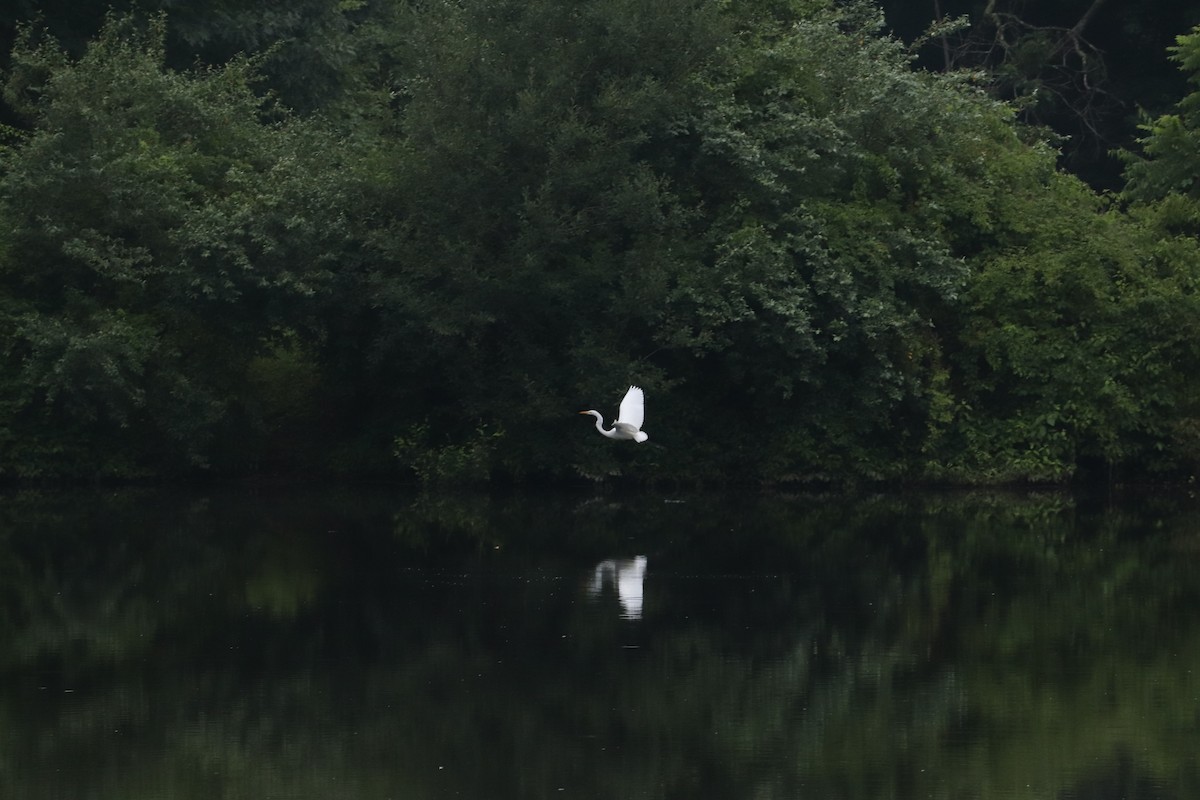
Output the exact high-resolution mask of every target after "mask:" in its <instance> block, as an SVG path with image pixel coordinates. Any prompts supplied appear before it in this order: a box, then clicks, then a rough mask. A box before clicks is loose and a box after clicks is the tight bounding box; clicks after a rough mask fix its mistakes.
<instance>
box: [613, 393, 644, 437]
mask: <svg viewBox="0 0 1200 800" xmlns="http://www.w3.org/2000/svg"><path fill="white" fill-rule="evenodd" d="M645 420H646V395H645V394H644V393H643V392H642V387H640V386H630V387H629V391H628V392H626V393H625V399H624V400H622V401H621V410H620V412H618V414H617V424H618V425H631V426H633V429H634V430H641V427H642V423H643V422H645Z"/></svg>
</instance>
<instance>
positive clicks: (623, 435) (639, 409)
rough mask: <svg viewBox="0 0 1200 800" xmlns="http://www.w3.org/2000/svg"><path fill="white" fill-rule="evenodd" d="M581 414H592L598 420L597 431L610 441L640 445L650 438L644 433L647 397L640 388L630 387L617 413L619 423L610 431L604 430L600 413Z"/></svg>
mask: <svg viewBox="0 0 1200 800" xmlns="http://www.w3.org/2000/svg"><path fill="white" fill-rule="evenodd" d="M579 413H580V414H591V415H592V416H593V417H595V418H596V430H598V431H600V432H601V433H603V434H604V435H605V436H607V437H608V438H610V439H633V440H634V441H635V442H637V443H638V444H641V443H642V442H644V441H646V440H647V439H649V438H650V437H649V436H647V435H646V434H645V432H644V431H642V422H643V421H645V418H646V395H645V394H644V393H643V392H642V387H640V386H630V387H629V391H628V392H626V393H625V399H624V400H622V401H621V410H620V411H619V412H618V413H617V421H616V422H614V423H613V426H612V427H611V428H609V429H608V430H604V417H602V416H600V412H599V411H580V412H579Z"/></svg>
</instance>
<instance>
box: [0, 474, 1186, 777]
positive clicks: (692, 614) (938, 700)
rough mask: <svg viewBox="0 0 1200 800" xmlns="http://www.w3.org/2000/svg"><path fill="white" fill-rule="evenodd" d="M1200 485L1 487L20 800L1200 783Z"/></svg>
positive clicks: (0, 666) (3, 674) (11, 714)
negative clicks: (1117, 496)
mask: <svg viewBox="0 0 1200 800" xmlns="http://www.w3.org/2000/svg"><path fill="white" fill-rule="evenodd" d="M1198 753H1200V510H1198V507H1197V505H1196V504H1195V503H1194V502H1193V501H1190V500H1187V499H1186V498H1184V499H1180V498H1154V499H1146V498H1141V499H1139V500H1137V501H1136V502H1116V501H1107V502H1099V503H1092V502H1081V501H1076V500H1072V499H1071V498H1069V497H1065V496H1057V495H919V496H878V497H861V496H855V497H846V496H831V497H784V498H780V497H775V498H762V497H747V496H744V495H734V494H730V495H673V494H671V495H668V494H654V493H637V494H626V493H622V492H615V491H614V492H609V493H605V494H601V495H594V494H579V495H522V496H506V497H502V498H496V497H491V498H489V497H487V496H481V495H439V496H433V497H418V496H414V495H405V494H401V493H395V492H381V491H370V492H364V491H353V492H350V491H345V492H287V493H268V494H254V493H248V492H234V491H228V492H220V493H213V494H209V495H200V494H186V493H168V492H161V491H153V492H152V491H128V492H117V493H113V492H108V493H91V492H78V493H61V494H13V493H9V494H5V495H0V797H3V798H30V799H37V798H64V799H65V798H70V799H71V800H75V799H76V798H94V799H96V800H107V799H108V798H112V799H113V800H118V799H119V800H140V799H141V798H172V799H175V798H197V800H200V799H203V800H214V799H217V798H223V799H226V800H229V799H233V798H254V799H255V800H258V799H259V798H294V799H296V800H309V799H310V798H361V799H362V800H374V799H376V798H379V799H382V798H396V799H397V800H400V799H401V798H406V799H407V798H417V799H418V800H419V799H421V798H453V797H463V798H478V799H479V800H486V799H487V798H497V799H499V800H504V799H507V798H512V799H513V800H516V799H517V798H520V799H521V800H529V799H531V798H570V797H575V798H581V797H582V798H731V799H732V798H738V799H739V800H740V799H741V798H750V799H756V798H757V799H760V800H762V799H766V798H820V799H821V800H837V799H838V798H863V800H868V799H869V800H879V799H880V798H947V800H949V799H951V798H953V799H955V800H958V799H959V798H1055V799H1063V800H1066V799H1070V800H1085V799H1088V798H1095V799H1096V800H1101V799H1104V800H1108V799H1110V798H1111V799H1113V800H1115V799H1116V798H1124V799H1125V800H1144V799H1146V798H1196V797H1200V759H1198V755H1197V754H1198Z"/></svg>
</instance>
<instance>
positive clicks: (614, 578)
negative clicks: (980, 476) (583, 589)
mask: <svg viewBox="0 0 1200 800" xmlns="http://www.w3.org/2000/svg"><path fill="white" fill-rule="evenodd" d="M645 580H646V557H645V556H635V557H633V558H622V559H615V560H614V559H608V560H606V561H601V562H600V563H599V564H597V565H596V571H595V572H594V573H593V575H592V585H591V586H590V587H588V588H589V591H590V593H591V594H593V595H599V594H600V593H601V592H602V591H604V584H606V583H616V585H617V599H618V600H620V601H621V609H622V612H623V613H622V614H621V616H623V617H625V618H626V619H641V617H642V593H643V584H644V583H645Z"/></svg>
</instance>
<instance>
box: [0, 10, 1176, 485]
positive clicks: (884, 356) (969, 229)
mask: <svg viewBox="0 0 1200 800" xmlns="http://www.w3.org/2000/svg"><path fill="white" fill-rule="evenodd" d="M264 14H265V12H264ZM296 14H297V16H296V17H295V18H294V19H290V20H289V21H288V22H287V24H286V25H284V24H283V23H281V22H279V21H278V20H275V21H274V22H270V23H269V19H268V18H269V17H270V15H265V16H262V17H261V18H260V17H258V16H256V15H254V14H249V13H246V14H240V15H234V17H235V18H236V20H237V24H236V25H232V26H231V27H229V28H228V29H226V30H225V31H224V33H223V34H222V35H221V36H216V35H212V36H209V35H208V34H206V33H205V31H206V30H208V29H206V28H204V26H202V25H199V23H198V22H197V20H196V19H195V18H194V17H193V18H188V17H181V18H178V19H177V18H176V17H155V18H152V19H150V20H148V21H146V20H139V19H137V18H135V17H125V16H111V17H110V18H109V19H108V21H107V22H106V23H105V24H104V26H103V29H102V30H101V31H100V32H99V33H98V34H97V36H96V37H95V39H94V40H93V41H91V42H90V44H88V45H87V46H86V47H85V48H80V51H79V52H78V53H77V54H76V53H65V52H63V51H62V50H60V49H59V45H58V44H57V43H56V42H55V41H54V40H53V39H50V38H48V37H46V36H44V35H43V34H41V33H40V32H39V29H38V28H36V27H25V28H23V29H22V32H21V34H20V35H19V36H18V39H17V44H16V47H15V49H14V52H13V53H12V56H11V67H10V70H9V73H8V80H7V83H6V87H5V102H6V104H7V106H6V107H7V110H8V112H9V113H10V114H11V115H13V117H14V119H16V120H17V124H16V126H15V127H13V128H12V129H11V130H9V131H8V132H7V134H6V137H5V139H4V148H5V149H4V150H3V151H2V154H0V216H2V217H3V225H0V236H3V237H4V238H3V240H2V241H0V331H2V334H0V336H2V338H0V341H2V342H3V349H2V350H0V409H2V413H0V474H3V475H7V476H18V477H21V476H24V477H105V476H113V477H121V476H124V477H130V476H162V475H169V474H193V473H195V472H196V471H197V470H199V471H204V472H207V473H210V474H216V475H245V474H257V473H262V472H286V473H293V474H295V473H316V474H326V475H329V474H343V475H365V474H375V475H378V474H394V475H405V474H414V473H415V474H416V475H417V476H419V477H420V478H421V479H423V480H426V481H434V482H436V481H447V480H448V481H454V480H464V479H467V480H477V479H486V478H489V477H491V478H495V477H506V478H515V479H522V478H531V477H539V478H541V477H571V476H578V475H583V476H589V477H599V476H605V475H613V474H627V475H632V476H635V477H640V478H650V477H658V478H666V479H682V480H704V479H714V478H715V479H733V478H736V479H761V480H771V481H775V480H797V479H798V480H809V479H823V478H834V479H842V478H866V479H892V478H905V479H937V480H953V481H997V480H1021V479H1033V480H1046V479H1050V480H1060V479H1064V478H1067V477H1070V476H1072V475H1074V474H1077V473H1078V472H1079V470H1080V468H1081V467H1090V466H1097V467H1103V468H1104V469H1105V471H1106V474H1117V473H1116V472H1115V471H1116V470H1120V474H1134V473H1141V472H1146V471H1149V472H1155V471H1157V472H1171V471H1178V470H1184V469H1188V468H1190V466H1191V463H1192V460H1193V457H1192V455H1191V454H1192V453H1193V452H1195V445H1196V444H1197V441H1196V439H1197V435H1198V433H1200V426H1198V425H1197V424H1196V423H1197V419H1198V415H1197V409H1196V403H1195V400H1194V399H1193V398H1194V397H1196V394H1197V393H1196V391H1195V389H1196V388H1197V387H1196V386H1195V378H1193V377H1192V376H1194V375H1197V374H1200V370H1198V369H1197V367H1200V349H1198V346H1197V345H1196V344H1195V343H1196V342H1198V341H1200V338H1198V337H1197V336H1196V335H1195V334H1196V331H1195V326H1196V322H1195V320H1197V319H1200V316H1198V312H1200V308H1197V307H1196V304H1197V302H1198V301H1197V299H1196V295H1195V293H1194V291H1193V288H1194V281H1195V280H1196V276H1197V274H1198V273H1197V270H1198V269H1200V251H1198V250H1197V247H1196V242H1195V239H1194V233H1195V227H1194V225H1193V226H1190V227H1188V226H1186V225H1184V226H1182V227H1181V225H1182V223H1181V221H1180V219H1179V217H1180V215H1181V214H1184V215H1185V216H1186V213H1185V212H1186V210H1185V209H1182V208H1181V206H1180V203H1181V202H1182V201H1181V200H1180V199H1179V198H1180V197H1183V198H1184V199H1187V195H1186V192H1184V193H1183V194H1182V195H1181V194H1179V192H1178V190H1177V189H1171V191H1167V192H1166V193H1165V194H1164V192H1163V191H1156V190H1152V188H1146V187H1157V186H1162V185H1166V184H1169V183H1170V180H1169V179H1167V178H1157V177H1151V176H1150V172H1151V171H1153V172H1154V173H1155V174H1156V175H1157V174H1158V173H1162V172H1165V173H1167V174H1170V173H1171V172H1172V171H1180V172H1181V173H1182V174H1194V173H1190V172H1188V167H1187V165H1186V163H1185V162H1186V159H1187V158H1193V157H1194V156H1192V155H1191V154H1190V151H1188V150H1187V148H1180V147H1178V146H1175V145H1172V144H1171V143H1170V141H1169V134H1168V132H1167V130H1166V129H1167V128H1168V127H1169V126H1170V124H1171V123H1169V122H1168V121H1167V120H1165V119H1164V120H1160V121H1159V122H1158V123H1156V125H1157V127H1155V128H1154V129H1153V131H1152V134H1151V138H1150V139H1148V140H1147V142H1146V143H1145V152H1146V156H1147V157H1148V159H1149V160H1148V161H1146V162H1144V164H1145V165H1149V166H1144V167H1143V166H1139V167H1135V169H1140V170H1142V172H1138V173H1135V179H1134V182H1133V183H1132V184H1131V195H1130V198H1129V200H1130V203H1131V206H1130V207H1129V208H1116V207H1113V206H1112V204H1111V202H1110V201H1109V200H1108V199H1105V198H1102V197H1098V196H1096V195H1095V194H1093V193H1092V192H1091V190H1089V189H1087V188H1086V187H1085V186H1084V184H1082V183H1081V182H1080V181H1079V180H1077V179H1076V178H1073V177H1070V176H1068V175H1065V174H1063V173H1061V172H1058V171H1056V167H1055V161H1056V153H1055V152H1054V151H1053V150H1052V149H1051V148H1050V147H1049V146H1047V145H1045V144H1043V143H1039V141H1038V140H1037V137H1036V136H1035V134H1034V133H1033V132H1032V131H1030V130H1028V129H1026V128H1024V127H1023V126H1022V125H1021V124H1020V123H1018V122H1016V121H1015V120H1014V118H1013V113H1012V111H1011V110H1010V109H1009V108H1008V107H1006V106H1004V105H1002V104H999V103H997V102H996V101H994V100H992V99H989V98H988V97H987V96H986V94H985V93H984V92H983V91H981V90H980V89H979V88H978V87H977V86H976V85H975V84H974V82H973V81H974V76H972V75H963V74H957V73H948V74H933V73H929V72H925V71H922V70H919V69H916V68H914V66H913V64H912V63H911V57H910V55H909V53H908V50H907V48H906V47H905V46H904V45H903V44H902V43H900V42H898V41H896V40H894V39H891V38H889V37H887V36H885V35H882V33H881V20H880V17H879V15H878V13H877V12H876V11H875V10H874V9H873V7H871V6H869V5H866V4H857V3H856V4H850V5H845V4H838V5H837V6H834V5H832V4H828V3H826V2H822V1H821V0H791V1H790V2H763V1H762V0H740V1H739V2H733V3H711V2H704V1H703V0H670V2H662V3H655V4H644V3H637V2H630V1H629V0H590V2H586V3H578V4H562V3H558V2H554V1H553V0H534V1H533V2H514V1H513V0H465V1H459V2H430V3H423V4H416V5H409V4H407V3H403V2H399V0H396V2H384V1H382V0H381V1H380V2H362V3H344V2H343V3H333V2H329V3H318V2H311V3H307V4H303V5H302V6H300V7H298V8H297V10H296ZM275 23H278V25H279V26H280V27H281V28H282V30H283V31H285V32H284V33H281V34H279V41H278V44H275V39H273V38H272V35H271V34H270V32H269V31H270V30H272V29H273V28H272V25H273V24H275ZM305 24H307V25H309V27H308V28H305ZM302 29H304V30H309V31H310V34H311V35H312V38H311V39H305V38H304V37H300V38H297V37H298V36H299V33H298V32H299V31H300V30H302ZM312 31H319V32H321V34H320V36H318V35H316V34H315V33H312ZM210 32H211V31H210ZM293 34H295V35H293ZM318 41H319V42H320V45H319V46H318V45H317V44H316V42H318ZM1181 41H1182V42H1183V43H1182V44H1181V50H1180V52H1181V53H1186V52H1188V49H1187V48H1188V47H1189V45H1188V44H1187V43H1188V41H1190V40H1188V39H1186V38H1185V39H1183V40H1181ZM180 42H183V43H186V44H188V45H190V46H192V47H193V48H196V49H199V50H201V51H202V53H203V56H204V58H205V59H206V60H207V61H208V63H209V65H208V66H197V67H188V68H180V67H179V66H178V64H177V62H178V61H180V58H179V57H178V55H177V52H178V47H179V46H180V45H179V43H180ZM306 42H307V43H309V44H312V46H311V47H310V46H307V44H306ZM238 50H244V51H246V52H247V55H242V56H231V54H232V53H234V52H236V51H238ZM173 52H175V53H176V55H172V53H173ZM306 54H307V55H306ZM1181 62H1182V63H1183V65H1184V66H1185V68H1187V69H1193V67H1194V64H1192V63H1191V62H1190V61H1188V60H1187V59H1186V58H1181ZM1194 102H1195V101H1194V100H1193V99H1191V98H1188V99H1186V100H1184V107H1183V111H1184V113H1183V114H1182V115H1181V117H1180V120H1181V121H1180V122H1179V123H1178V124H1179V125H1181V126H1183V128H1184V129H1185V130H1188V131H1190V125H1191V122H1190V121H1189V117H1188V115H1187V111H1188V108H1190V104H1194ZM1192 113H1193V114H1194V109H1193V110H1192ZM1164 181H1165V182H1166V183H1164ZM1176 183H1177V181H1176ZM1137 187H1142V188H1137ZM1135 188H1136V189H1137V191H1136V192H1133V189H1135ZM1168 188H1170V187H1169V186H1168ZM1188 208H1190V206H1188ZM1190 219H1195V217H1191V218H1190ZM631 382H637V383H640V384H642V385H643V386H645V387H646V390H647V393H648V397H649V401H648V405H649V413H648V418H647V426H646V427H647V430H648V431H650V434H651V437H652V440H651V444H649V445H647V446H644V447H640V448H635V447H632V446H630V447H618V446H614V443H612V442H609V441H607V440H604V439H602V438H601V437H599V436H597V435H596V434H595V432H594V431H592V430H590V428H589V425H588V422H587V421H584V420H581V419H580V418H579V417H577V416H575V415H574V414H573V413H572V412H574V411H576V410H578V409H582V408H587V407H595V408H599V409H600V410H601V411H603V412H604V413H605V414H606V416H607V415H609V414H611V412H612V411H613V410H614V409H613V406H615V403H616V401H617V399H619V397H620V393H621V391H622V390H623V389H624V387H625V386H626V385H627V384H628V383H631Z"/></svg>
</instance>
